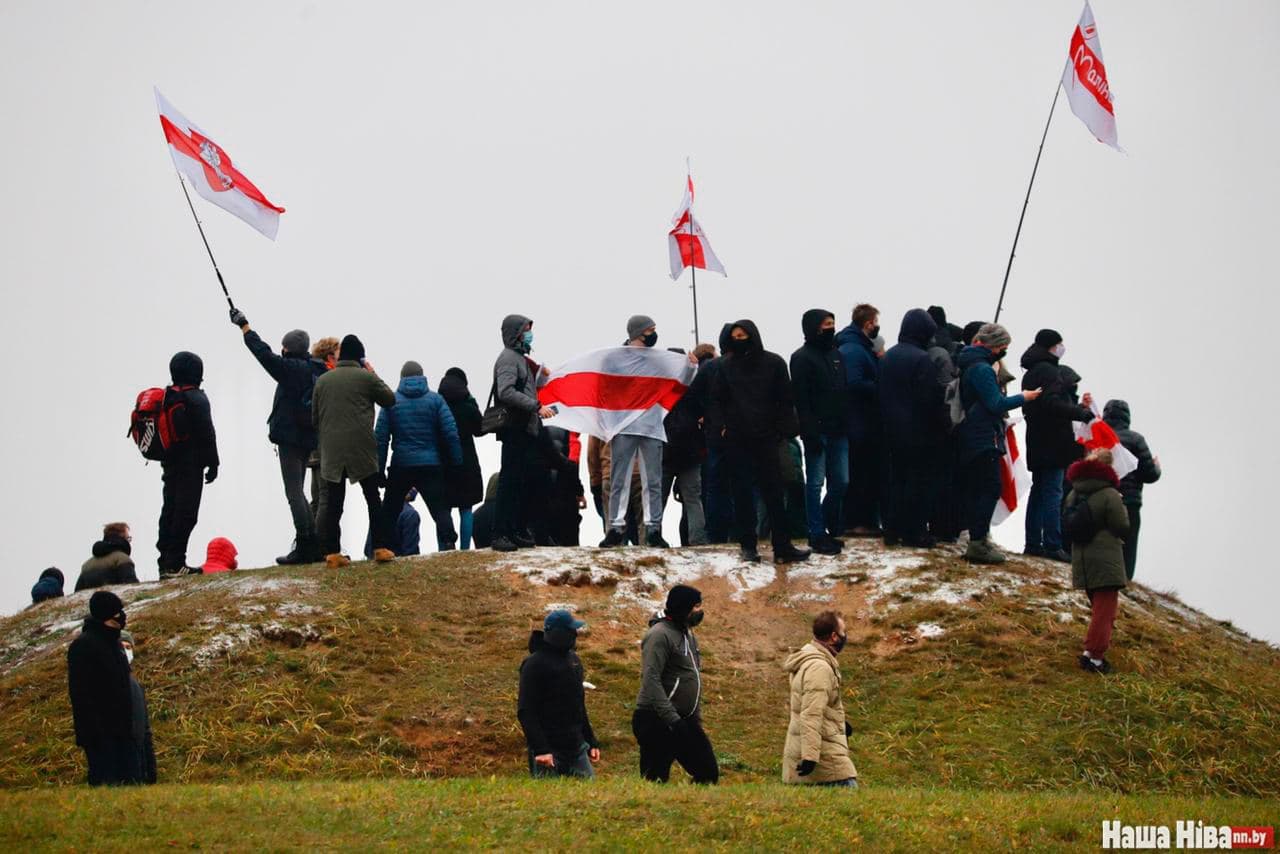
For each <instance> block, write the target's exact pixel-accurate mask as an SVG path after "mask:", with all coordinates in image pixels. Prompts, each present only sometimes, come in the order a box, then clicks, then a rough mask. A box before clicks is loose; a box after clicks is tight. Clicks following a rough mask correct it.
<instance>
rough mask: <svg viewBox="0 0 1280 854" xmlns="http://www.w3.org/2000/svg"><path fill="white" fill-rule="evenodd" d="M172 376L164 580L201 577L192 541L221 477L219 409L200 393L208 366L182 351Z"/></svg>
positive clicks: (160, 540)
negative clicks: (207, 492)
mask: <svg viewBox="0 0 1280 854" xmlns="http://www.w3.org/2000/svg"><path fill="white" fill-rule="evenodd" d="M169 377H170V379H171V380H172V381H173V385H171V386H170V387H169V388H168V389H166V391H165V412H166V413H167V414H168V415H169V417H170V420H171V422H172V439H171V444H170V445H169V446H168V447H166V449H165V453H164V459H162V460H161V461H160V467H161V469H162V470H163V472H164V475H163V480H164V500H163V504H162V506H161V509H160V530H159V534H158V536H157V538H156V550H157V551H159V552H160V558H159V561H158V563H159V566H160V577H161V578H162V579H163V578H173V577H174V576H178V575H199V574H200V569H199V568H198V567H191V566H188V565H187V542H188V541H189V540H190V539H191V532H192V531H193V530H195V527H196V521H197V520H198V519H199V517H200V499H201V497H202V496H203V494H204V486H205V484H207V483H213V482H214V480H216V479H217V477H218V437H217V434H216V433H215V431H214V429H213V409H212V407H211V406H210V405H209V398H208V396H206V395H205V393H204V392H203V391H201V389H200V384H201V383H202V382H203V381H204V362H203V361H201V360H200V357H199V356H197V355H196V354H195V353H188V352H186V351H183V352H181V353H176V354H175V355H174V357H173V358H172V359H170V360H169Z"/></svg>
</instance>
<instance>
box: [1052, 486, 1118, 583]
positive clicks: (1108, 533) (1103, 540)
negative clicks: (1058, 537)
mask: <svg viewBox="0 0 1280 854" xmlns="http://www.w3.org/2000/svg"><path fill="white" fill-rule="evenodd" d="M1077 496H1087V500H1088V502H1089V510H1090V512H1091V513H1092V514H1093V519H1094V522H1095V523H1096V524H1097V525H1098V529H1099V530H1098V533H1097V535H1095V536H1094V538H1093V540H1091V541H1090V542H1088V543H1085V544H1083V545H1082V544H1080V543H1073V544H1072V546H1071V585H1072V586H1073V587H1075V588H1076V589H1078V590H1094V589H1097V588H1099V587H1124V586H1125V583H1126V578H1125V572H1124V540H1125V537H1127V536H1129V511H1128V510H1127V509H1126V508H1125V506H1124V499H1123V498H1122V497H1121V496H1120V490H1118V489H1116V488H1115V487H1114V486H1113V485H1112V484H1110V483H1108V482H1107V481H1105V480H1102V479H1100V478H1092V477H1085V478H1082V479H1080V480H1077V481H1075V482H1074V483H1073V484H1072V485H1071V493H1070V494H1069V495H1068V496H1067V506H1070V505H1071V504H1072V503H1073V502H1074V501H1075V500H1076V497H1077Z"/></svg>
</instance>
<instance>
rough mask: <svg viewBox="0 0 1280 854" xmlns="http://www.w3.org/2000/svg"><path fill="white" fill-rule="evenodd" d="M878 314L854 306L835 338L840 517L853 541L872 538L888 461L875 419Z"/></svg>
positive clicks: (880, 514)
mask: <svg viewBox="0 0 1280 854" xmlns="http://www.w3.org/2000/svg"><path fill="white" fill-rule="evenodd" d="M879 335H880V310H879V309H877V308H876V307H875V306H873V305H871V304H870V303H865V302H864V303H858V305H856V306H854V309H853V316H852V319H851V322H850V323H849V325H848V326H846V327H845V328H844V329H842V330H840V332H839V333H838V334H837V335H836V345H837V346H838V347H839V348H840V358H841V360H842V361H843V362H844V371H845V400H846V402H847V404H848V407H849V414H848V418H847V419H846V422H847V424H848V437H849V493H848V497H847V498H846V500H845V517H846V521H847V522H848V525H847V527H849V528H850V529H851V530H850V533H851V534H852V535H853V536H855V537H878V536H880V535H881V534H882V533H884V532H883V530H882V529H881V527H880V526H881V522H882V520H883V518H884V513H885V511H886V502H885V493H886V489H885V486H886V480H887V478H886V477H885V475H886V473H887V471H888V463H887V461H886V460H885V452H884V428H883V425H882V424H881V421H880V398H879V395H880V392H879V385H880V359H879V358H878V357H877V356H876V350H875V343H874V342H875V339H876V338H877V337H879Z"/></svg>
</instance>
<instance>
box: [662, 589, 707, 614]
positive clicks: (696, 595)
mask: <svg viewBox="0 0 1280 854" xmlns="http://www.w3.org/2000/svg"><path fill="white" fill-rule="evenodd" d="M701 601H702V593H701V591H699V590H698V588H696V587H690V586H689V585H687V584H677V585H676V586H675V587H672V588H671V592H670V593H668V594H667V608H666V611H667V616H668V617H671V618H673V619H676V620H683V619H684V618H685V617H687V616H689V612H690V611H692V610H693V606H694V605H697V604H698V603H700V602H701Z"/></svg>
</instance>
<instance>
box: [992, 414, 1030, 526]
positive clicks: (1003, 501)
mask: <svg viewBox="0 0 1280 854" xmlns="http://www.w3.org/2000/svg"><path fill="white" fill-rule="evenodd" d="M1020 423H1022V419H1021V418H1018V419H1016V420H1014V421H1010V422H1009V424H1008V426H1006V427H1005V428H1004V456H1003V457H1001V458H1000V500H999V501H997V502H996V509H995V512H994V513H992V514H991V524H992V525H999V524H1000V523H1001V522H1003V521H1004V520H1005V519H1008V518H1009V517H1010V516H1011V515H1012V514H1013V511H1014V510H1017V509H1018V505H1020V504H1021V503H1022V500H1023V499H1024V498H1026V497H1027V493H1028V492H1029V491H1030V490H1031V474H1030V473H1029V472H1028V471H1027V462H1026V460H1024V459H1023V458H1022V449H1021V448H1019V447H1018V437H1017V435H1016V434H1015V433H1014V432H1013V428H1014V427H1016V426H1017V425H1018V424H1020Z"/></svg>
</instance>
